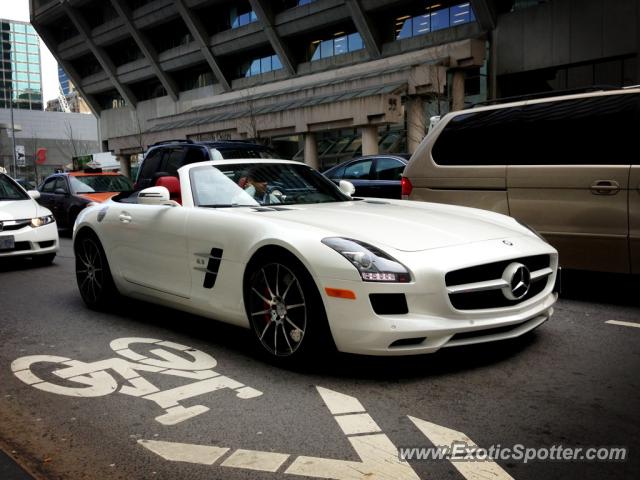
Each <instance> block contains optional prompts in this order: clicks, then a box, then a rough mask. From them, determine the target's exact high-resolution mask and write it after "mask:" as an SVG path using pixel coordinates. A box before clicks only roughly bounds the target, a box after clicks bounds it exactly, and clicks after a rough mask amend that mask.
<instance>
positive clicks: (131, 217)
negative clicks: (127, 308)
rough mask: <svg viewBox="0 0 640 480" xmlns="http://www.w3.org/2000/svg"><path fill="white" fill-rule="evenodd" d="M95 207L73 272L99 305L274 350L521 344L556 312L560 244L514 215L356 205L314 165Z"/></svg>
mask: <svg viewBox="0 0 640 480" xmlns="http://www.w3.org/2000/svg"><path fill="white" fill-rule="evenodd" d="M178 175H179V178H176V177H160V178H158V180H157V181H156V186H154V187H151V188H147V189H145V190H142V191H141V192H139V193H138V194H137V195H136V196H131V197H128V198H127V197H126V196H125V195H120V196H118V197H114V198H113V199H112V200H110V201H108V202H106V203H103V204H100V205H98V206H94V207H90V208H87V209H85V210H84V211H83V212H82V214H81V215H80V216H79V218H78V221H77V222H76V225H75V228H74V249H75V254H76V276H77V281H78V287H79V290H80V293H81V295H82V298H83V299H84V301H85V302H86V303H87V305H88V306H89V307H91V308H101V307H106V306H108V305H109V304H111V303H112V302H113V300H114V297H115V296H116V295H118V294H122V295H126V296H129V297H135V298H138V299H142V300H146V301H150V302H153V303H158V304H162V305H166V306H169V307H173V308H176V309H178V310H184V311H188V312H191V313H195V314H198V315H201V316H203V317H208V318H212V319H216V320H221V321H224V322H229V323H232V324H235V325H240V326H243V327H246V328H249V329H250V330H251V331H252V332H253V336H254V337H255V340H256V342H257V344H258V345H259V346H260V347H261V348H262V349H263V350H264V351H265V352H266V353H267V354H269V355H271V356H273V357H276V358H280V359H284V360H291V359H295V358H298V357H302V356H306V355H308V354H309V352H312V351H314V350H316V349H317V348H319V347H322V346H326V345H328V346H332V345H335V347H337V349H338V350H340V351H343V352H351V353H359V354H370V355H408V354H420V353H429V352H434V351H436V350H438V349H439V348H441V347H450V346H455V345H467V344H473V343H480V342H488V341H493V340H502V339H507V338H513V337H517V336H519V335H522V334H524V333H526V332H528V331H530V330H532V329H534V328H536V327H537V326H539V325H541V324H542V323H543V322H545V321H546V320H547V319H548V318H549V317H550V316H551V314H552V312H553V308H552V306H553V304H554V302H555V301H556V299H557V293H556V291H555V285H556V284H557V282H556V277H557V274H558V256H557V252H556V250H554V249H553V247H551V246H550V245H549V244H548V243H546V242H545V241H544V240H543V239H542V238H541V237H539V236H538V235H537V234H536V233H535V232H534V231H532V230H531V229H529V228H528V227H526V226H524V225H522V224H520V223H518V222H517V221H516V220H514V219H513V218H510V217H507V216H504V215H499V214H496V213H491V212H488V211H484V210H477V209H471V208H465V207H457V206H449V205H441V204H430V203H422V202H409V201H403V200H386V199H385V200H382V199H367V198H351V196H350V193H351V192H352V188H353V186H352V185H351V184H349V183H348V182H342V183H341V185H340V187H337V186H336V185H335V184H333V183H332V182H331V181H329V180H328V179H326V178H325V177H324V176H322V175H321V174H320V173H318V172H317V171H316V170H314V169H312V168H310V167H309V166H307V165H304V164H301V163H298V162H292V161H285V160H219V161H213V162H202V163H195V164H191V165H186V166H184V167H182V168H180V169H179V170H178Z"/></svg>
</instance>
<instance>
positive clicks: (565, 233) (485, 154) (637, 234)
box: [403, 88, 640, 274]
mask: <svg viewBox="0 0 640 480" xmlns="http://www.w3.org/2000/svg"><path fill="white" fill-rule="evenodd" d="M639 131H640V88H629V89H622V90H613V91H597V92H590V93H583V94H578V95H565V96H559V97H555V98H538V99H534V100H527V101H519V102H513V103H508V104H503V105H492V106H485V107H479V108H473V109H469V110H462V111H457V112H453V113H449V114H448V115H446V116H444V117H443V118H442V120H441V121H440V122H439V123H438V124H437V125H436V127H435V129H434V130H433V132H431V133H429V135H428V136H427V137H426V138H425V139H424V140H423V141H422V143H421V145H420V147H419V148H418V150H417V151H416V152H415V154H414V155H413V157H411V161H410V162H409V164H408V165H407V168H406V169H405V172H404V176H405V179H403V180H404V191H403V193H404V197H405V198H408V199H411V200H423V201H427V202H441V203H453V204H457V205H467V206H471V207H477V208H484V209H487V210H493V211H495V212H500V213H505V214H509V215H511V216H513V217H515V218H517V219H519V220H521V221H523V222H525V223H527V224H529V225H531V226H532V227H533V228H535V229H536V230H537V231H538V232H540V234H541V235H543V236H544V237H545V238H546V239H547V240H548V241H549V242H550V243H551V244H552V245H553V246H554V247H556V248H557V249H558V250H559V252H560V258H561V261H562V265H563V266H564V267H569V268H575V269H584V270H596V271H608V272H621V273H629V272H630V273H635V274H639V273H640V158H639V156H638V147H637V144H636V138H637V136H638V132H639Z"/></svg>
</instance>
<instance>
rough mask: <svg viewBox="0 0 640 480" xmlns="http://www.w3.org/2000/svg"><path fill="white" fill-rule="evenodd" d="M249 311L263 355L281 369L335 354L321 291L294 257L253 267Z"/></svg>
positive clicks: (267, 259) (274, 257)
mask: <svg viewBox="0 0 640 480" xmlns="http://www.w3.org/2000/svg"><path fill="white" fill-rule="evenodd" d="M250 269H251V270H250V272H249V274H248V281H247V282H246V285H245V295H244V299H245V309H246V312H247V318H248V319H249V323H250V325H251V331H252V334H253V338H254V339H255V342H256V343H257V345H258V348H259V349H260V350H261V352H262V353H263V354H264V355H265V356H266V357H267V358H268V359H269V360H271V361H273V362H275V363H279V364H293V363H295V362H300V361H306V360H309V359H310V358H317V357H313V356H312V354H313V353H316V352H319V351H324V352H325V353H326V352H327V350H329V351H331V350H335V345H334V344H333V340H332V337H331V333H330V330H329V324H328V322H327V316H326V312H325V309H324V305H323V303H322V298H321V297H320V294H319V292H318V289H317V287H316V285H315V282H314V281H313V278H312V277H311V275H310V274H309V272H308V271H307V269H306V268H304V266H303V265H302V264H301V263H300V262H299V261H298V260H297V259H296V258H295V257H293V255H288V254H285V253H284V252H283V253H279V252H278V253H275V252H274V253H270V254H269V255H268V256H266V255H265V256H262V257H260V258H258V259H257V260H255V261H253V262H251V265H250Z"/></svg>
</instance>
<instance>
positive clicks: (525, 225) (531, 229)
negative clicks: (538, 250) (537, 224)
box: [514, 219, 549, 243]
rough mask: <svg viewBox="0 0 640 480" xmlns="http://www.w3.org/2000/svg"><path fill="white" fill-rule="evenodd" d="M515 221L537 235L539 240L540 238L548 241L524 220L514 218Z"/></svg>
mask: <svg viewBox="0 0 640 480" xmlns="http://www.w3.org/2000/svg"><path fill="white" fill-rule="evenodd" d="M514 220H515V221H516V222H518V223H519V224H520V226H522V227H524V228H526V229H527V230H529V231H530V232H531V233H533V234H534V235H535V236H536V237H538V238H539V239H540V240H542V241H543V242H544V243H549V242H547V240H546V238H544V237H543V236H542V235H540V234H539V233H538V232H536V231H535V229H533V228H531V227H530V226H529V225H527V224H526V223H524V222H521V221H520V220H518V219H514Z"/></svg>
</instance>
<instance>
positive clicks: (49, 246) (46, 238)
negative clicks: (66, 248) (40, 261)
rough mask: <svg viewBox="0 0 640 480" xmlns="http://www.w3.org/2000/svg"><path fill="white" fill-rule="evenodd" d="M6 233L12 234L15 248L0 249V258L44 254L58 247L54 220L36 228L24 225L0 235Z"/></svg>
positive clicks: (6, 234)
mask: <svg viewBox="0 0 640 480" xmlns="http://www.w3.org/2000/svg"><path fill="white" fill-rule="evenodd" d="M8 235H11V236H13V238H14V241H15V248H13V249H11V250H0V258H11V257H20V256H35V255H46V254H49V253H55V252H57V251H58V249H59V248H60V241H59V238H58V226H57V224H56V223H55V222H54V223H50V224H49V225H44V226H42V227H38V228H33V227H31V226H26V227H23V228H21V229H20V230H9V231H3V232H0V237H4V236H8Z"/></svg>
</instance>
